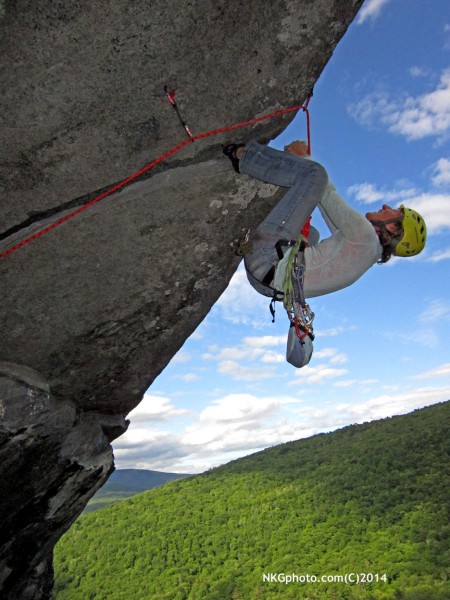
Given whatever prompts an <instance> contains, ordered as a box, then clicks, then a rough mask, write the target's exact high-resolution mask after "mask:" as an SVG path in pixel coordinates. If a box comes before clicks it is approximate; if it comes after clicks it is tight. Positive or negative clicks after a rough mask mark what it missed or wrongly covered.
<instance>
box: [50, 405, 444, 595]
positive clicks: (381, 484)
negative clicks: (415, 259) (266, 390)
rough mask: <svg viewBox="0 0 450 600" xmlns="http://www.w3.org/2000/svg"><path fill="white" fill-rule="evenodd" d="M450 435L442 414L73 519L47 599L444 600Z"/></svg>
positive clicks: (287, 451)
mask: <svg viewBox="0 0 450 600" xmlns="http://www.w3.org/2000/svg"><path fill="white" fill-rule="evenodd" d="M449 434H450V402H446V403H442V404H438V405H434V406H432V407H429V408H426V409H422V410H418V411H415V412H413V413H411V414H408V415H405V416H400V417H393V418H389V419H384V420H382V421H376V422H372V423H367V424H363V425H353V426H350V427H346V428H344V429H341V430H339V431H336V432H333V433H329V434H321V435H316V436H314V437H311V438H308V439H304V440H299V441H296V442H290V443H287V444H283V445H280V446H276V447H274V448H270V449H268V450H265V451H263V452H259V453H256V454H253V455H251V456H248V457H246V458H243V459H240V460H237V461H233V462H231V463H229V464H227V465H224V466H222V467H219V468H217V469H214V470H211V471H208V472H207V473H205V474H202V475H198V476H195V477H192V478H189V479H183V480H178V481H176V482H172V483H169V484H167V485H165V486H163V487H160V488H156V489H153V490H150V491H149V492H145V493H143V494H139V495H137V496H133V497H132V498H130V499H128V500H124V501H122V502H119V503H117V504H115V505H113V506H109V507H106V508H103V509H101V510H98V511H96V512H94V513H91V514H89V515H84V516H82V517H80V519H79V520H78V521H77V522H76V523H75V524H74V525H73V526H72V528H71V529H70V530H69V531H68V532H67V533H66V535H65V536H64V537H63V538H62V540H61V541H60V542H59V544H58V545H57V547H56V549H55V578H56V579H55V588H54V599H55V600H78V599H79V600H88V599H95V600H119V599H120V600H128V599H131V600H144V599H145V600H149V599H151V600H153V599H155V600H203V599H205V600H256V599H258V600H259V599H264V600H273V599H278V598H283V599H284V598H286V599H302V598H305V599H310V600H322V599H327V600H338V599H339V600H340V599H348V600H360V599H361V600H362V599H364V600H379V599H386V600H387V599H395V600H448V599H449V598H450V525H449V519H448V517H449V514H448V513H449V491H450V485H449V483H450V478H449V471H450V467H449V446H450V435H449ZM314 578H317V580H315V579H314ZM322 578H324V580H323V581H322ZM344 579H345V580H344Z"/></svg>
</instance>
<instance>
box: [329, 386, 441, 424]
mask: <svg viewBox="0 0 450 600" xmlns="http://www.w3.org/2000/svg"><path fill="white" fill-rule="evenodd" d="M449 395H450V387H446V388H421V389H418V390H412V391H407V392H400V393H398V394H385V395H383V396H377V397H375V398H371V399H370V400H367V401H366V402H361V403H358V404H353V403H352V404H351V403H348V404H347V403H345V404H341V405H339V406H337V407H336V414H337V415H340V416H341V417H342V416H343V417H344V421H345V422H347V423H362V422H364V421H373V420H375V419H384V418H386V417H391V416H393V415H403V414H406V413H408V412H411V411H413V410H416V409H418V408H423V407H425V406H430V405H432V404H436V403H438V402H445V401H447V400H448V398H449Z"/></svg>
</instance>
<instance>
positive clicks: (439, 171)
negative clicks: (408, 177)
mask: <svg viewBox="0 0 450 600" xmlns="http://www.w3.org/2000/svg"><path fill="white" fill-rule="evenodd" d="M432 169H433V173H434V175H433V178H432V182H433V184H434V185H435V186H437V187H447V186H450V160H449V159H448V158H440V159H439V160H438V161H437V162H436V163H435V164H434V165H433V167H432Z"/></svg>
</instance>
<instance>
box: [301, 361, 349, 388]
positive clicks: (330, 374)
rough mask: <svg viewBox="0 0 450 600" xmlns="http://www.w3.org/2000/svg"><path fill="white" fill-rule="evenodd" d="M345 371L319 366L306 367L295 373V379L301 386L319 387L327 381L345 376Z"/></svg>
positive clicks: (346, 371)
mask: <svg viewBox="0 0 450 600" xmlns="http://www.w3.org/2000/svg"><path fill="white" fill-rule="evenodd" d="M347 373H348V370H347V369H336V368H335V367H330V366H328V365H324V364H320V365H315V366H310V365H307V366H306V367H303V369H299V370H298V371H296V373H295V374H296V379H297V380H298V382H299V383H301V384H302V385H305V384H306V385H321V384H323V383H325V382H326V381H327V380H329V379H336V378H337V377H341V376H342V375H347Z"/></svg>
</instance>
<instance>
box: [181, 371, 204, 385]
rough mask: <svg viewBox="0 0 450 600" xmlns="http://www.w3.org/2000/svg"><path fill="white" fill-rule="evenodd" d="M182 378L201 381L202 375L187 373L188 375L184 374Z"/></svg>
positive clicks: (187, 380) (189, 380)
mask: <svg viewBox="0 0 450 600" xmlns="http://www.w3.org/2000/svg"><path fill="white" fill-rule="evenodd" d="M181 379H182V380H183V381H186V382H187V383H189V382H191V381H199V380H200V377H199V376H198V375H195V373H186V375H183V376H182V377H181Z"/></svg>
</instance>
